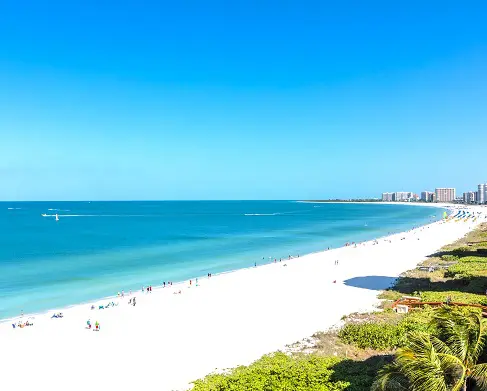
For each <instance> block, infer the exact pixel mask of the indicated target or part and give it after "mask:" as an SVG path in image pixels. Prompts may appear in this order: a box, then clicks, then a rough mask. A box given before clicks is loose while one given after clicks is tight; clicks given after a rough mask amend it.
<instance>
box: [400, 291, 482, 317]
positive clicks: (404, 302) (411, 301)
mask: <svg viewBox="0 0 487 391" xmlns="http://www.w3.org/2000/svg"><path fill="white" fill-rule="evenodd" d="M425 305H429V306H430V307H441V306H443V305H453V306H457V307H473V308H479V309H480V310H481V311H482V316H483V317H484V318H486V317H487V306H485V305H481V304H467V303H457V302H454V301H451V302H449V303H447V302H446V301H421V298H419V297H414V296H403V297H401V298H400V299H398V300H396V301H395V302H394V303H393V304H392V308H393V309H395V310H396V311H397V309H398V308H400V311H398V312H408V311H409V310H411V309H415V308H420V307H423V306H425ZM404 306H406V307H408V310H407V311H404V310H403V308H404Z"/></svg>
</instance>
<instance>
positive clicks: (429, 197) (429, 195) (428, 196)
mask: <svg viewBox="0 0 487 391" xmlns="http://www.w3.org/2000/svg"><path fill="white" fill-rule="evenodd" d="M433 194H434V193H433V192H432V191H422V192H421V201H424V202H433Z"/></svg>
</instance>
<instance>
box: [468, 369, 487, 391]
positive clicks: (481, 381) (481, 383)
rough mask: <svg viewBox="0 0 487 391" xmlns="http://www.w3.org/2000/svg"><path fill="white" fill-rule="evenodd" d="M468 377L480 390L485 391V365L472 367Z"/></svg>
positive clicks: (486, 387) (486, 379) (486, 378)
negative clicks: (471, 378) (472, 379)
mask: <svg viewBox="0 0 487 391" xmlns="http://www.w3.org/2000/svg"><path fill="white" fill-rule="evenodd" d="M470 376H471V377H473V378H474V379H475V382H476V383H477V386H478V387H480V389H481V390H487V364H477V365H475V366H474V367H473V369H472V371H471V373H470Z"/></svg>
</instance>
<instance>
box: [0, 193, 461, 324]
mask: <svg viewBox="0 0 487 391" xmlns="http://www.w3.org/2000/svg"><path fill="white" fill-rule="evenodd" d="M296 202H305V203H327V204H333V203H336V204H341V203H348V204H354V203H357V204H377V202H340V201H336V202H335V201H333V202H322V201H296ZM379 204H382V205H396V204H400V205H402V204H410V205H413V206H430V207H434V208H439V209H445V210H447V212H448V215H450V214H451V213H453V210H455V209H457V208H453V206H454V205H453V204H445V203H435V204H432V203H431V204H427V205H423V204H421V203H408V202H405V203H397V202H380V203H379ZM460 209H462V208H460ZM438 221H441V220H437V221H435V222H438ZM435 222H433V223H427V224H424V225H422V226H427V225H429V224H434V223H435ZM415 228H418V227H415ZM413 229H414V228H413ZM403 232H408V231H399V232H392V233H388V234H386V235H383V236H378V237H377V238H375V239H379V240H380V239H383V238H386V237H389V236H393V235H399V234H401V233H403ZM375 239H374V240H375ZM372 241H373V239H370V240H367V241H364V242H360V243H368V242H372ZM345 247H346V246H345V245H342V246H340V247H336V248H331V249H330V250H318V251H313V252H309V253H304V254H298V256H297V257H296V256H292V257H291V260H292V259H295V258H299V256H300V255H301V258H302V257H306V256H311V255H315V254H321V253H328V252H329V251H333V250H339V249H341V248H345ZM285 261H289V259H286V260H285ZM272 264H274V262H272V261H271V262H266V263H261V264H258V265H257V268H260V267H263V266H268V265H272ZM254 268H255V267H254V266H249V267H243V268H238V269H232V270H227V271H223V272H219V273H215V274H214V277H217V276H221V275H225V274H229V273H236V272H239V271H242V270H248V269H254ZM212 276H213V274H212ZM206 277H207V276H196V277H195V278H197V279H199V280H201V279H205V278H206ZM189 281H190V280H189V279H187V280H182V281H176V282H174V284H173V285H172V286H171V287H170V288H164V287H163V285H157V286H153V287H152V288H153V290H154V291H159V290H160V289H172V287H174V288H175V289H176V288H177V287H179V286H183V285H184V284H188V283H189ZM137 293H138V294H141V291H140V290H138V291H134V292H133V295H135V294H137ZM143 294H146V292H144V293H143ZM125 297H129V295H128V294H127V293H126V294H125ZM119 299H121V297H119V296H116V295H112V296H104V297H101V298H95V299H92V300H87V301H82V302H78V303H73V304H68V305H65V306H61V307H53V308H50V309H47V310H43V311H39V312H27V313H24V315H23V316H20V315H16V316H10V317H7V318H0V330H1V327H2V325H4V324H6V323H7V324H10V323H11V322H18V321H20V320H22V319H24V320H25V319H27V318H29V317H34V318H35V317H47V316H49V313H58V312H62V313H64V312H66V311H68V310H70V309H73V308H78V307H84V306H91V305H95V306H97V305H99V304H101V303H102V302H107V301H114V300H119Z"/></svg>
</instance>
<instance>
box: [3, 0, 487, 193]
mask: <svg viewBox="0 0 487 391" xmlns="http://www.w3.org/2000/svg"><path fill="white" fill-rule="evenodd" d="M352 4H353V5H351V4H349V3H344V2H322V1H306V2H301V1H299V2H298V1H289V2H272V1H271V2H227V1H223V0H219V1H217V0H208V1H206V2H197V1H191V0H190V1H189V2H164V1H163V2H149V3H147V4H144V5H143V6H142V5H141V4H140V3H137V2H134V1H126V2H120V1H117V2H115V1H113V0H107V1H103V2H94V1H91V0H88V1H84V2H69V1H66V2H49V1H48V2H39V1H32V0H27V1H23V2H5V4H2V6H1V13H0V35H1V36H2V37H4V39H2V40H0V85H1V86H2V87H1V88H0V105H1V108H2V110H1V115H0V129H2V138H1V142H0V200H225V199H234V200H235V199H236V200H245V199H254V200H266V199H276V200H277V199H290V200H302V199H316V198H342V199H346V198H370V197H377V196H378V194H380V193H381V192H383V191H385V190H387V189H391V191H392V190H394V191H396V190H397V191H401V190H404V191H407V190H411V189H416V193H417V194H420V192H421V191H424V190H428V189H430V190H434V188H435V187H439V186H453V187H455V188H456V189H457V191H458V194H463V192H466V191H471V190H475V189H472V188H471V184H472V183H480V182H485V181H487V178H482V176H485V175H486V173H485V145H486V144H487V132H486V129H487V110H485V102H486V101H487V73H486V72H485V69H486V68H487V51H486V50H485V48H486V45H487V29H486V28H485V27H484V26H485V15H487V2H484V1H479V0H473V1H472V2H469V4H468V6H466V5H465V4H463V3H460V2H451V3H449V4H448V6H445V4H444V3H443V2H439V1H436V0H433V1H428V2H424V1H422V2H420V1H417V0H413V1H408V2H407V3H402V2H391V1H382V0H379V1H377V2H358V1H356V2H353V3H352ZM412 26H413V27H414V28H412ZM465 157H468V169H465V164H461V163H460V161H461V160H462V159H464V158H465Z"/></svg>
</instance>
